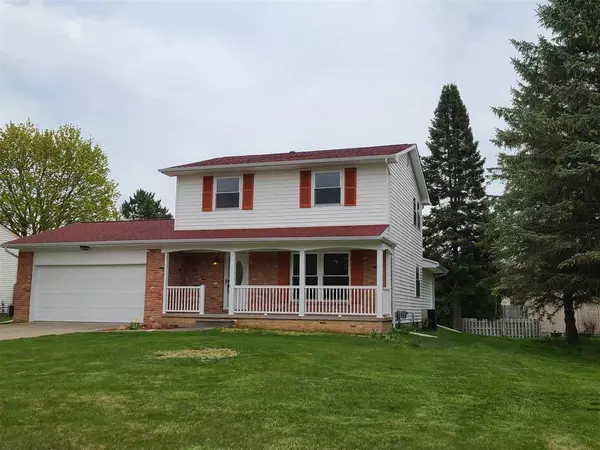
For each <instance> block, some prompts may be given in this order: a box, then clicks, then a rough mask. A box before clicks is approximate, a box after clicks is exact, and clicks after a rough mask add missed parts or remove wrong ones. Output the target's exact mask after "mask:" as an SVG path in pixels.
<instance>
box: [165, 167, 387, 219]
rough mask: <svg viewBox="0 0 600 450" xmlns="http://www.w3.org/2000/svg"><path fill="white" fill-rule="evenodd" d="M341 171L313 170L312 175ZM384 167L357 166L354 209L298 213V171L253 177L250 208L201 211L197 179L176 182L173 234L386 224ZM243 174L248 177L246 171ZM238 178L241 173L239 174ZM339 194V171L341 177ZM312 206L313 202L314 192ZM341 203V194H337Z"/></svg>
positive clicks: (325, 208)
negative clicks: (194, 231) (202, 231)
mask: <svg viewBox="0 0 600 450" xmlns="http://www.w3.org/2000/svg"><path fill="white" fill-rule="evenodd" d="M342 169H343V167H332V168H331V169H325V168H322V167H316V168H313V169H312V170H313V172H321V171H324V170H327V171H329V170H331V171H335V170H342ZM385 170H386V169H385V164H383V163H381V164H369V165H359V166H357V204H356V206H355V207H352V208H349V207H346V206H343V205H342V204H338V205H336V204H330V205H315V206H314V207H312V208H300V204H299V198H300V171H299V169H296V170H292V169H285V170H276V169H271V170H268V171H258V172H255V173H254V208H253V209H252V210H240V209H222V210H218V209H217V210H214V211H210V212H203V211H202V176H201V175H186V176H179V177H178V178H177V205H176V211H177V214H176V216H175V229H176V230H210V229H219V228H271V227H305V226H331V225H371V224H385V223H388V205H389V202H388V193H389V191H388V186H387V180H386V174H385ZM246 172H247V171H246ZM240 175H241V173H240ZM342 191H343V171H342ZM312 194H313V195H312V196H313V201H314V192H313V193H312ZM342 198H343V194H342Z"/></svg>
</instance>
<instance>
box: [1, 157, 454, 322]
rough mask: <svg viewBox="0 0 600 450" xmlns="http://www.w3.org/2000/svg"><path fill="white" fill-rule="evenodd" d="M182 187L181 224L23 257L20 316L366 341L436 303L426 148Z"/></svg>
mask: <svg viewBox="0 0 600 450" xmlns="http://www.w3.org/2000/svg"><path fill="white" fill-rule="evenodd" d="M161 172H162V173H163V174H165V175H168V176H171V177H174V178H176V186H177V191H176V207H175V219H174V220H151V221H126V222H103V223H76V224H73V225H69V226H66V227H64V228H60V229H57V230H53V231H48V232H45V233H41V234H39V235H35V236H29V237H26V238H23V239H18V240H16V241H13V242H9V243H7V244H5V246H6V247H8V248H12V249H19V250H20V251H21V254H20V255H19V274H18V282H17V294H16V303H15V320H20V321H28V320H73V321H94V322H107V321H110V322H122V321H131V320H133V319H135V318H138V319H140V320H141V319H143V320H144V322H146V323H148V324H154V323H158V324H162V325H165V324H178V325H181V326H186V325H193V324H194V323H195V322H196V321H197V320H198V319H199V318H200V316H201V315H202V316H201V317H202V318H203V319H204V320H218V319H221V320H222V319H223V318H230V319H234V320H236V325H238V326H246V327H265V328H267V327H272V328H294V329H325V330H339V331H354V332H368V331H371V330H384V329H389V327H391V324H392V321H393V320H395V317H396V315H395V314H394V311H403V312H406V313H408V314H402V315H403V316H406V320H407V321H410V320H412V317H415V318H416V319H417V320H420V317H421V311H422V309H425V308H433V307H434V297H433V292H434V275H435V274H437V273H443V271H444V269H443V268H441V267H440V266H439V264H437V263H436V262H434V261H429V260H424V259H423V257H422V254H423V246H422V230H421V226H422V215H421V211H422V207H423V205H427V204H428V203H429V197H428V194H427V188H426V186H425V180H424V178H423V172H422V170H421V163H420V159H419V154H418V151H417V147H416V146H415V145H388V146H379V147H365V148H353V149H341V150H319V151H310V152H289V153H280V154H268V155H248V156H232V157H222V158H215V159H210V160H206V161H201V162H197V163H192V164H185V165H182V166H175V167H170V168H167V169H163V170H161Z"/></svg>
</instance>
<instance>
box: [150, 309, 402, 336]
mask: <svg viewBox="0 0 600 450" xmlns="http://www.w3.org/2000/svg"><path fill="white" fill-rule="evenodd" d="M223 319H230V320H232V321H233V322H234V325H235V327H236V328H260V329H265V330H291V331H328V332H333V333H351V334H368V333H370V332H371V331H373V330H375V331H378V332H387V331H391V330H392V319H391V318H389V317H387V318H384V319H377V318H375V317H363V318H356V317H331V316H312V317H306V316H305V317H299V316H295V315H291V316H287V315H282V316H271V317H265V316H262V315H253V314H247V315H241V314H234V315H233V316H229V315H226V314H218V315H217V314H214V315H211V314H207V315H202V316H201V315H198V314H164V315H163V316H162V318H161V320H160V323H162V324H163V325H177V326H179V327H193V326H195V325H196V322H197V321H199V320H200V321H203V322H208V321H211V320H215V321H219V320H223Z"/></svg>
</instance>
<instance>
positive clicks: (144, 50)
mask: <svg viewBox="0 0 600 450" xmlns="http://www.w3.org/2000/svg"><path fill="white" fill-rule="evenodd" d="M0 2H2V0H0ZM535 6H536V2H535V1H525V0H524V1H496V2H492V1H486V0H477V1H476V0H473V1H456V0H447V1H428V0H420V1H417V0H414V1H403V2H327V3H322V2H316V1H311V2H303V1H296V2H256V3H255V2H225V3H218V2H179V3H177V2H166V1H165V2H151V1H146V2H108V3H106V2H100V1H98V2H50V3H40V2H32V3H29V2H12V3H0V125H3V124H5V123H7V122H9V121H14V122H21V121H25V120H26V119H27V118H28V117H30V118H31V120H32V121H33V122H34V123H36V124H38V125H40V126H41V127H45V128H49V127H56V126H58V125H60V124H61V123H66V122H69V123H73V124H76V125H77V126H79V127H81V128H82V130H83V132H84V134H86V135H90V136H92V137H93V138H94V140H96V141H97V142H98V143H100V145H101V146H102V148H103V149H104V150H105V151H106V153H107V154H108V157H109V160H110V167H111V176H112V177H113V178H114V179H115V180H116V181H117V182H118V183H119V189H120V192H121V195H122V199H126V198H127V197H129V195H131V194H132V193H133V191H134V190H136V189H137V188H143V189H146V190H150V191H154V192H156V193H157V196H158V197H159V198H161V199H162V200H163V202H164V203H165V204H166V205H167V206H168V207H169V208H173V206H174V198H175V181H174V180H173V179H171V178H168V177H166V176H164V175H161V174H159V173H158V172H157V169H159V168H162V167H166V166H171V165H176V164H180V163H186V162H191V161H198V160H202V159H206V158H210V157H214V156H222V155H234V154H247V153H274V152H281V151H289V150H297V151H299V150H311V149H326V148H341V147H358V146H366V145H379V144H393V143H417V144H418V146H419V149H420V152H421V154H427V153H428V152H427V148H426V145H425V142H426V140H427V135H428V127H429V124H430V121H431V118H432V115H433V111H434V109H435V106H436V105H437V102H438V99H439V95H440V91H441V87H442V85H443V84H444V83H447V82H454V83H456V84H458V87H459V89H460V91H461V94H462V96H463V100H464V101H465V103H466V105H467V108H468V110H469V113H470V115H471V124H472V126H473V131H474V134H475V137H476V139H478V140H479V141H480V149H481V151H482V153H483V154H484V156H485V157H486V159H487V165H488V166H490V165H493V164H494V163H495V159H496V157H495V154H496V152H497V150H496V149H495V148H494V147H493V145H492V144H491V143H490V142H489V140H490V138H491V137H492V136H493V135H494V129H495V127H498V126H501V125H502V124H501V122H500V121H499V120H498V119H497V118H495V116H494V115H493V114H492V113H491V111H490V106H492V105H506V104H508V102H509V99H510V97H509V88H510V86H512V85H515V82H516V76H515V74H514V71H513V69H512V66H511V65H510V57H511V56H515V51H514V49H513V48H512V46H511V45H510V43H509V39H510V38H517V39H527V40H533V39H535V37H536V35H537V34H538V33H539V32H540V30H539V28H538V24H537V19H536V17H535ZM492 190H494V189H492Z"/></svg>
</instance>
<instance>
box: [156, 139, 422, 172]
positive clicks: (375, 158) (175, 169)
mask: <svg viewBox="0 0 600 450" xmlns="http://www.w3.org/2000/svg"><path fill="white" fill-rule="evenodd" d="M415 148H416V146H415V145H413V146H411V147H408V148H405V149H403V150H400V151H399V152H396V153H390V154H389V155H375V156H356V157H352V158H344V157H342V158H320V159H303V160H296V161H276V162H263V163H251V164H222V165H213V166H194V167H179V168H178V167H177V166H174V167H166V168H164V169H159V172H160V173H162V174H164V175H167V176H177V175H185V174H190V173H195V172H198V173H202V172H215V171H217V170H229V171H232V170H238V169H248V168H252V169H259V168H261V167H264V168H268V167H274V166H276V167H282V168H283V167H287V168H293V167H303V166H309V165H324V164H331V165H338V166H339V165H347V164H348V163H353V162H363V161H364V162H376V161H382V162H384V161H385V160H386V159H392V158H396V156H397V155H399V154H401V153H406V152H410V151H411V150H413V149H415Z"/></svg>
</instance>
